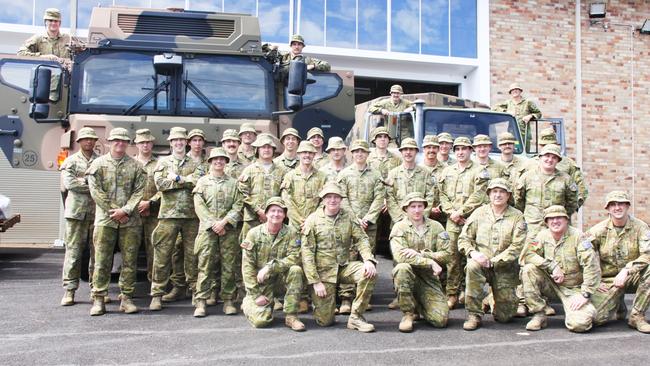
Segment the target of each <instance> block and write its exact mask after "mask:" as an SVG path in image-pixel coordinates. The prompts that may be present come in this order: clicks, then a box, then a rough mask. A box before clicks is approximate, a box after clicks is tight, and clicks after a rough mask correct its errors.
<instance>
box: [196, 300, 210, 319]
mask: <svg viewBox="0 0 650 366" xmlns="http://www.w3.org/2000/svg"><path fill="white" fill-rule="evenodd" d="M206 302H207V301H205V300H203V299H197V300H196V309H194V317H195V318H203V317H205V316H206V315H207V311H206V309H205V306H206Z"/></svg>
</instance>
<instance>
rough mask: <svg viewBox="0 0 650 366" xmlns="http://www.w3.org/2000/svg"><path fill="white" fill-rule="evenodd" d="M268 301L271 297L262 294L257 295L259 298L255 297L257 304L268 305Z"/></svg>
mask: <svg viewBox="0 0 650 366" xmlns="http://www.w3.org/2000/svg"><path fill="white" fill-rule="evenodd" d="M268 303H269V298H268V297H266V296H264V295H260V296H258V297H257V299H255V305H257V306H266V305H267V304H268Z"/></svg>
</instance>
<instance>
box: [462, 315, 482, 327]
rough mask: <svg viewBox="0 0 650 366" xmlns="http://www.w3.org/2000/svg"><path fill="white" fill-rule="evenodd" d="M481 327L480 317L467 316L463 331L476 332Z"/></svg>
mask: <svg viewBox="0 0 650 366" xmlns="http://www.w3.org/2000/svg"><path fill="white" fill-rule="evenodd" d="M480 326H481V316H480V315H478V314H467V319H466V320H465V322H464V323H463V329H465V330H476V329H478V328H479V327H480Z"/></svg>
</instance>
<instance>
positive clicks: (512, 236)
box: [458, 178, 526, 330]
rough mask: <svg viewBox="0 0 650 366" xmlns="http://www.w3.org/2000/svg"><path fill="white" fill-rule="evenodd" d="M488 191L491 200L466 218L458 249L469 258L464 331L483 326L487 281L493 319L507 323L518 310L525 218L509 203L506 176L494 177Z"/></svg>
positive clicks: (509, 193)
mask: <svg viewBox="0 0 650 366" xmlns="http://www.w3.org/2000/svg"><path fill="white" fill-rule="evenodd" d="M487 192H488V196H489V198H490V203H488V204H486V205H483V206H481V207H479V208H478V209H476V211H474V212H473V213H472V214H471V215H470V216H469V218H467V222H466V223H465V226H464V227H463V231H462V232H461V234H460V237H459V238H458V250H459V251H460V253H461V254H462V255H463V256H465V257H466V258H467V266H466V267H465V309H466V310H467V320H466V321H465V323H464V324H463V329H465V330H475V329H477V328H478V327H480V326H481V318H482V317H483V308H482V303H483V299H484V298H485V295H486V294H485V291H484V290H483V288H484V286H485V285H486V284H489V285H490V288H491V290H492V294H493V297H494V306H493V310H492V314H493V315H494V320H496V321H498V322H508V321H510V320H511V319H512V317H513V316H514V315H515V314H516V312H517V304H518V299H517V295H516V293H515V287H516V286H517V284H518V283H519V265H518V259H519V255H520V254H521V249H522V248H523V245H524V241H525V239H526V221H525V220H524V215H523V214H522V213H521V211H519V210H517V209H516V208H514V207H511V206H509V205H508V201H509V199H510V196H511V194H512V189H511V188H510V183H509V182H508V181H507V180H506V179H504V178H496V179H492V180H491V181H490V183H489V184H488V188H487Z"/></svg>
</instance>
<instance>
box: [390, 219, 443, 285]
mask: <svg viewBox="0 0 650 366" xmlns="http://www.w3.org/2000/svg"><path fill="white" fill-rule="evenodd" d="M424 224H425V230H424V231H423V232H422V233H418V231H417V230H416V228H415V225H414V224H413V222H412V221H411V220H409V219H408V218H404V219H403V220H401V221H399V222H397V223H396V224H395V225H394V226H393V229H392V230H391V232H390V249H391V252H392V253H393V258H394V259H395V262H397V263H406V264H410V265H411V266H412V267H414V269H415V270H416V271H419V272H418V274H419V275H421V276H423V277H424V278H428V277H433V271H432V270H431V268H430V267H431V265H432V264H433V261H435V262H436V263H438V265H440V266H444V265H446V264H447V263H448V262H449V259H450V257H451V251H450V249H449V234H447V232H446V231H445V229H444V228H443V227H442V225H440V223H438V222H436V221H433V220H431V219H429V218H426V217H425V218H424ZM405 248H409V249H414V250H416V251H418V253H419V255H417V256H415V257H412V258H408V257H406V256H405V255H404V254H402V252H401V251H402V249H405Z"/></svg>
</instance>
